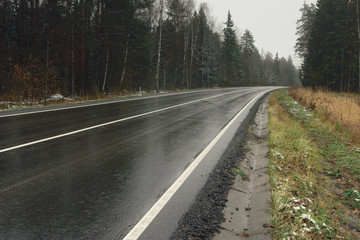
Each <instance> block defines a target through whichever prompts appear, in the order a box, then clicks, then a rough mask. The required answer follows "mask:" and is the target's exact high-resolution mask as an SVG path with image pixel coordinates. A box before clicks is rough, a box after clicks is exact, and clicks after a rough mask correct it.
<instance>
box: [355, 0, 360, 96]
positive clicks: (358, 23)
mask: <svg viewBox="0 0 360 240" xmlns="http://www.w3.org/2000/svg"><path fill="white" fill-rule="evenodd" d="M356 12H357V27H358V39H359V54H358V58H359V66H358V68H359V70H358V71H359V72H358V74H359V76H358V78H359V89H358V90H359V92H360V19H359V17H360V16H359V0H356Z"/></svg>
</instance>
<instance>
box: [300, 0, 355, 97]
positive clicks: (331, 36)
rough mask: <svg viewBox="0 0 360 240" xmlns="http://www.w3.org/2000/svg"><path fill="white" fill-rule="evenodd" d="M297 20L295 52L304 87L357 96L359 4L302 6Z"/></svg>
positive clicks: (341, 1) (339, 0)
mask: <svg viewBox="0 0 360 240" xmlns="http://www.w3.org/2000/svg"><path fill="white" fill-rule="evenodd" d="M301 14H302V16H301V18H300V19H299V20H298V27H297V35H298V39H297V42H296V47H295V48H296V52H297V53H298V55H299V56H301V57H302V58H303V63H302V66H301V69H300V78H301V82H302V84H303V85H304V86H306V87H312V88H322V89H326V90H332V91H347V92H360V75H359V71H360V68H359V66H360V58H359V57H360V41H359V40H360V28H359V1H358V0H318V1H317V4H316V5H315V4H306V3H304V5H303V8H302V9H301Z"/></svg>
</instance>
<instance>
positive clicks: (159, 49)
mask: <svg viewBox="0 0 360 240" xmlns="http://www.w3.org/2000/svg"><path fill="white" fill-rule="evenodd" d="M163 11H164V0H160V16H159V43H158V54H157V55H158V56H157V63H156V77H155V81H156V92H159V75H160V62H161V43H162V18H163Z"/></svg>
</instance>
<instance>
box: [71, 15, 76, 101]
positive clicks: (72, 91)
mask: <svg viewBox="0 0 360 240" xmlns="http://www.w3.org/2000/svg"><path fill="white" fill-rule="evenodd" d="M74 95H75V58H74V20H72V23H71V96H72V97H74Z"/></svg>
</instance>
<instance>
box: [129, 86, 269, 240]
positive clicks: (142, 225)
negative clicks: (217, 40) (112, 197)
mask: <svg viewBox="0 0 360 240" xmlns="http://www.w3.org/2000/svg"><path fill="white" fill-rule="evenodd" d="M269 91H271V90H268V91H265V92H262V93H260V94H258V95H257V96H255V97H254V98H253V99H252V100H251V101H250V102H248V103H247V104H246V105H245V107H243V108H242V109H241V110H240V111H239V112H238V113H237V114H236V116H235V117H233V118H232V120H231V121H230V122H229V123H228V124H227V125H226V126H225V127H224V128H223V129H222V130H221V131H220V133H219V134H218V135H217V136H216V137H215V138H214V139H213V140H212V141H211V142H210V144H209V145H208V146H207V147H206V148H205V149H204V150H203V151H202V152H201V153H200V155H199V156H198V157H197V158H196V159H195V160H194V161H193V162H192V163H191V164H190V166H189V167H188V168H187V169H186V170H185V171H184V172H183V173H182V174H181V175H180V177H179V178H178V179H177V180H176V181H175V182H174V183H173V184H172V185H171V187H170V188H169V189H168V190H167V191H166V192H165V193H164V194H163V195H162V196H161V197H160V199H159V200H158V201H157V202H156V203H155V204H154V206H153V207H152V208H151V209H150V210H149V211H148V212H147V213H146V214H145V216H144V217H143V218H142V219H141V220H140V221H139V222H138V223H137V224H136V225H135V227H134V228H133V229H132V230H131V231H130V232H129V233H128V234H127V235H126V236H125V238H124V240H135V239H138V238H139V237H140V236H141V234H142V233H143V232H144V231H145V229H146V228H147V227H148V226H149V225H150V224H151V222H152V221H153V220H154V219H155V217H156V216H157V215H158V214H159V212H160V211H161V210H162V209H163V208H164V206H165V205H166V203H167V202H168V201H169V200H170V199H171V198H172V196H173V195H174V194H175V193H176V191H177V190H178V189H179V188H180V187H181V185H182V184H183V183H184V182H185V181H186V179H187V178H188V177H189V176H190V174H191V173H192V172H193V171H194V170H195V168H196V167H197V166H198V165H199V164H200V162H201V161H202V160H203V159H204V158H205V156H206V155H207V154H208V153H209V152H210V150H211V149H212V148H213V147H214V145H215V144H216V143H217V142H218V141H219V140H220V138H221V137H222V136H223V135H224V134H225V132H226V131H227V130H228V129H229V128H230V126H231V125H232V124H233V123H234V122H235V121H236V120H237V118H238V117H239V116H240V115H241V114H242V113H243V112H244V111H245V109H246V108H247V107H248V106H249V105H250V104H252V103H253V102H254V101H256V100H257V99H259V98H260V96H262V95H264V94H265V93H267V92H269Z"/></svg>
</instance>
